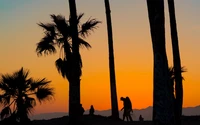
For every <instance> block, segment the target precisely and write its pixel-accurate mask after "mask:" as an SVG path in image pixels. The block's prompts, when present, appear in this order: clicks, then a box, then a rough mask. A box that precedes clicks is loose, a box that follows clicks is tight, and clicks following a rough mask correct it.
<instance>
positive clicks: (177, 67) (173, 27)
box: [168, 0, 183, 125]
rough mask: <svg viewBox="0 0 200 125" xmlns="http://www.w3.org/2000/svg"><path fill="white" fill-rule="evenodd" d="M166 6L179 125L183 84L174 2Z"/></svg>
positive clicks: (170, 0)
mask: <svg viewBox="0 0 200 125" xmlns="http://www.w3.org/2000/svg"><path fill="white" fill-rule="evenodd" d="M168 6H169V16H170V27H171V39H172V50H173V62H174V75H175V76H176V77H175V82H176V84H175V90H176V91H175V92H176V101H175V118H176V124H178V125H180V124H181V116H182V106H183V84H182V75H181V59H180V53H179V44H178V34H177V27H176V16H175V7H174V0H168Z"/></svg>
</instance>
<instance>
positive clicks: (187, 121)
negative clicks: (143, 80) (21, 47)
mask: <svg viewBox="0 0 200 125" xmlns="http://www.w3.org/2000/svg"><path fill="white" fill-rule="evenodd" d="M68 120H69V119H68V117H67V116H64V117H61V118H54V119H50V120H34V121H32V123H31V124H29V125H67V123H68ZM0 125H5V124H2V123H0ZM9 125H10V124H9ZM81 125H153V123H152V121H142V122H140V121H133V122H126V121H122V120H118V121H116V120H111V119H109V118H107V117H103V116H89V115H84V116H83V118H82V124H81ZM182 125H200V116H191V117H184V120H183V122H182Z"/></svg>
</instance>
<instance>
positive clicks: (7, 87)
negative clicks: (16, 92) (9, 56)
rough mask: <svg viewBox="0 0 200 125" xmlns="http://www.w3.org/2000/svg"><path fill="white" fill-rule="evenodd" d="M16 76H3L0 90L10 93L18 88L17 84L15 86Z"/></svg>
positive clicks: (0, 81)
mask: <svg viewBox="0 0 200 125" xmlns="http://www.w3.org/2000/svg"><path fill="white" fill-rule="evenodd" d="M14 80H15V78H14V76H13V75H11V74H5V75H1V80H0V90H2V91H4V92H9V91H11V89H15V88H16V84H14Z"/></svg>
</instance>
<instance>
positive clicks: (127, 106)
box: [120, 97, 132, 121]
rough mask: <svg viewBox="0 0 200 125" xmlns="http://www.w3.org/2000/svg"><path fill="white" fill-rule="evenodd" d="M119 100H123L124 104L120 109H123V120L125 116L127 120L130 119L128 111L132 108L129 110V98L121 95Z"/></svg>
mask: <svg viewBox="0 0 200 125" xmlns="http://www.w3.org/2000/svg"><path fill="white" fill-rule="evenodd" d="M120 100H121V101H123V105H124V107H123V108H122V109H121V111H122V110H124V113H123V121H124V120H125V118H126V119H127V121H129V120H130V121H132V118H131V115H130V111H131V110H132V108H131V110H130V105H131V103H130V101H129V100H130V99H129V98H124V97H121V98H120Z"/></svg>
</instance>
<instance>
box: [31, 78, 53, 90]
mask: <svg viewBox="0 0 200 125" xmlns="http://www.w3.org/2000/svg"><path fill="white" fill-rule="evenodd" d="M50 82H51V81H48V80H47V79H46V78H43V79H38V80H32V82H31V83H30V88H29V90H30V91H36V89H37V88H39V87H43V86H46V85H48V84H49V83H50Z"/></svg>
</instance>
